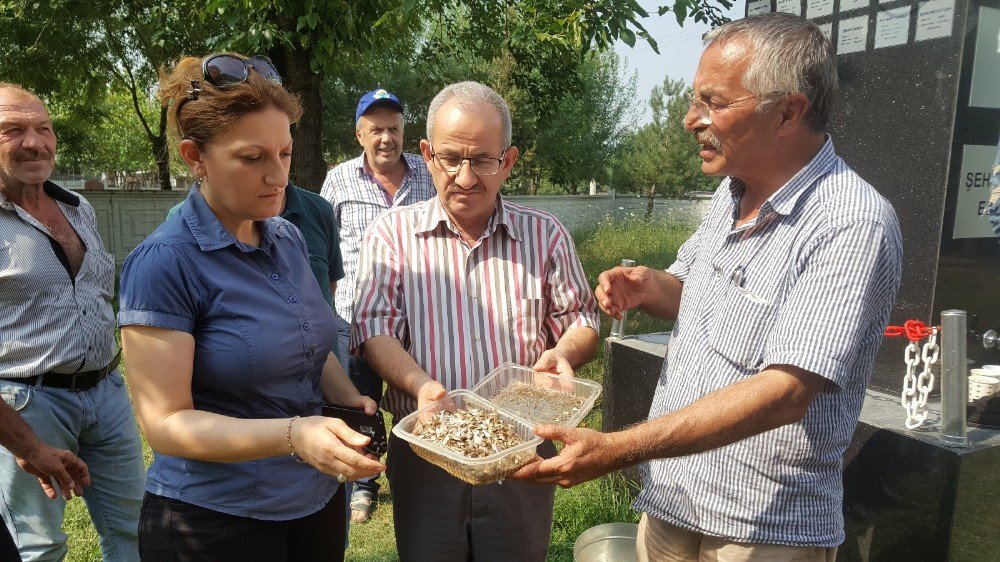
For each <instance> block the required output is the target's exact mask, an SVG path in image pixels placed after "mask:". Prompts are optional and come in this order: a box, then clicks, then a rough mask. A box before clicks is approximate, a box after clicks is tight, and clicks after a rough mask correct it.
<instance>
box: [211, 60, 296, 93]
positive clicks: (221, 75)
mask: <svg viewBox="0 0 1000 562" xmlns="http://www.w3.org/2000/svg"><path fill="white" fill-rule="evenodd" d="M251 68H252V69H254V70H256V71H257V74H260V75H261V76H262V77H264V78H265V79H266V80H269V81H271V82H274V83H275V84H278V85H280V84H281V75H280V74H278V70H277V69H275V68H274V63H273V62H271V59H269V58H267V57H262V56H256V57H251V58H249V59H242V58H240V57H237V56H234V55H212V56H210V57H207V58H206V59H205V60H204V61H202V63H201V74H202V76H203V77H204V78H205V80H206V81H207V82H208V83H209V84H212V85H214V86H218V87H220V88H225V87H227V86H232V85H234V84H239V83H241V82H246V81H247V80H248V79H249V78H250V69H251Z"/></svg>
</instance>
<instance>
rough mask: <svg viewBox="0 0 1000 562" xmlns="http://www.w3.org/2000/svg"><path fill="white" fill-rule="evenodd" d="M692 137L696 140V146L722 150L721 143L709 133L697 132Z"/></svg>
mask: <svg viewBox="0 0 1000 562" xmlns="http://www.w3.org/2000/svg"><path fill="white" fill-rule="evenodd" d="M694 137H695V138H696V139H698V144H707V145H708V146H711V147H712V148H714V149H716V150H721V149H722V143H721V142H719V139H717V138H715V135H713V134H712V133H711V132H710V131H699V132H697V133H695V135H694Z"/></svg>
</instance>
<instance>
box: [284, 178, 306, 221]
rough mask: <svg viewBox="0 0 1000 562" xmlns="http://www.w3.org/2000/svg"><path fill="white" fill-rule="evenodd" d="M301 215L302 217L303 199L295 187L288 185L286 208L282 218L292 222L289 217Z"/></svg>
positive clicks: (286, 189)
mask: <svg viewBox="0 0 1000 562" xmlns="http://www.w3.org/2000/svg"><path fill="white" fill-rule="evenodd" d="M300 215H302V197H301V196H300V195H299V190H297V189H295V186H294V185H292V184H288V186H287V187H286V188H285V208H284V210H282V211H281V218H283V219H288V220H290V221H291V219H290V218H289V217H297V216H300ZM293 222H294V221H293Z"/></svg>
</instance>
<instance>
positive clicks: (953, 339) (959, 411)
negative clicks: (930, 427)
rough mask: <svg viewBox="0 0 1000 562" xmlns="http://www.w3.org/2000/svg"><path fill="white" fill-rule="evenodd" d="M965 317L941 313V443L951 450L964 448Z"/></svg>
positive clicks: (960, 312) (959, 313) (966, 384)
mask: <svg viewBox="0 0 1000 562" xmlns="http://www.w3.org/2000/svg"><path fill="white" fill-rule="evenodd" d="M965 330H966V313H965V311H964V310H945V311H943V312H941V442H942V443H944V444H945V445H948V446H951V447H965V446H966V445H968V438H967V437H966V429H967V428H966V423H965V408H966V405H967V404H966V403H967V397H968V393H969V382H968V374H969V373H968V369H969V366H968V364H967V363H966V360H965V359H966V349H965V338H966V332H965Z"/></svg>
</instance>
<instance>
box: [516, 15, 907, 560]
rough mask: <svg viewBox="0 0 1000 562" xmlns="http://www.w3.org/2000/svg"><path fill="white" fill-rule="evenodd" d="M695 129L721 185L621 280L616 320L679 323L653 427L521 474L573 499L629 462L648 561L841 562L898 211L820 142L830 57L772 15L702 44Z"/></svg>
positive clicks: (809, 28) (889, 292) (603, 282)
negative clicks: (850, 469) (846, 485)
mask: <svg viewBox="0 0 1000 562" xmlns="http://www.w3.org/2000/svg"><path fill="white" fill-rule="evenodd" d="M706 43H707V48H706V49H705V52H704V54H703V55H702V57H701V61H700V64H699V67H698V71H697V73H696V75H695V79H694V85H693V86H694V92H693V96H692V98H691V106H690V108H689V109H688V113H687V115H686V117H685V126H686V127H687V128H688V130H690V131H691V132H692V133H694V134H695V135H696V136H697V138H698V140H699V142H700V143H701V150H700V152H699V154H700V156H701V158H702V170H703V171H704V172H705V173H707V174H710V175H719V176H726V177H725V179H724V180H723V182H722V184H721V185H720V187H719V189H718V190H717V191H716V194H715V197H714V199H713V200H712V203H711V206H710V208H709V210H708V212H707V215H706V216H705V218H704V220H703V222H702V223H701V225H700V227H699V228H698V230H697V231H696V232H695V233H694V235H693V236H692V237H691V238H690V239H689V240H688V241H687V242H685V243H684V245H683V246H682V247H681V249H680V251H679V252H678V255H677V260H676V261H675V262H674V264H673V265H671V266H670V268H668V269H667V270H666V271H653V270H650V269H649V268H646V267H642V266H640V267H630V268H621V267H616V268H614V269H612V270H610V271H606V272H604V273H602V274H601V275H600V277H599V278H598V283H599V285H598V287H597V289H596V296H597V299H598V303H599V305H600V306H601V308H602V309H603V310H604V311H605V312H607V313H608V314H609V315H611V316H613V317H620V316H621V313H622V311H624V310H627V309H629V308H633V307H637V306H638V307H640V308H642V309H643V310H645V311H647V312H648V313H650V314H653V315H655V316H658V317H663V318H668V319H673V320H676V323H675V324H674V330H673V333H672V338H671V340H670V345H669V349H668V355H667V359H666V361H665V362H664V366H663V370H662V372H661V375H660V380H659V384H658V385H657V387H656V393H655V396H654V399H653V404H652V407H651V409H650V413H649V421H647V422H646V423H644V424H641V425H638V426H635V427H632V428H629V429H626V430H624V431H620V432H617V433H608V434H603V433H598V432H595V431H590V430H586V429H560V428H554V427H548V426H546V427H539V428H536V433H537V434H538V435H540V436H542V437H547V438H550V439H558V440H560V441H563V442H565V443H566V446H565V447H564V448H563V451H562V453H561V454H560V455H559V456H558V457H555V458H552V459H548V460H545V461H540V460H539V461H536V462H535V463H533V464H531V465H529V466H527V467H525V468H524V469H522V470H521V471H519V473H517V474H515V477H520V478H525V479H529V480H532V481H535V482H538V483H558V484H560V485H563V486H572V485H574V484H576V483H579V482H582V481H585V480H589V479H592V478H596V477H598V476H601V475H603V474H606V473H608V472H610V471H613V470H617V469H620V468H623V467H626V466H630V465H634V464H637V463H646V464H645V465H644V466H643V484H644V486H643V490H642V492H641V493H640V495H639V497H638V499H637V500H636V503H635V507H636V509H637V510H638V511H641V512H643V514H642V519H641V522H640V528H639V541H638V555H639V560H657V561H662V560H699V559H701V560H763V559H767V560H833V559H834V557H835V556H836V550H837V547H838V545H839V544H840V543H841V542H843V540H844V522H843V515H842V507H841V504H842V500H843V484H842V462H843V455H844V450H845V448H846V447H847V444H848V442H849V441H850V439H851V435H852V433H853V431H854V427H855V425H856V424H857V420H858V415H859V413H860V409H861V404H862V402H863V401H864V396H865V388H866V386H867V383H868V380H869V378H870V376H871V373H872V369H873V364H874V360H875V355H876V353H877V351H878V347H879V345H880V343H881V341H882V332H883V329H884V328H885V325H886V323H887V322H888V318H889V314H890V312H891V311H892V307H893V302H894V300H895V296H896V291H897V290H898V288H899V283H900V275H901V273H900V269H901V254H902V242H901V238H900V233H899V225H898V221H897V219H896V214H895V212H894V211H893V209H892V206H891V205H890V204H889V203H888V202H887V201H886V200H885V199H884V198H883V197H882V196H880V195H879V194H878V192H877V191H876V190H875V189H874V188H873V187H872V186H871V185H869V184H868V183H866V182H865V181H864V180H863V179H861V178H860V177H859V176H858V175H857V174H856V173H855V172H854V171H853V170H851V168H849V167H848V166H847V164H845V163H844V161H843V160H841V159H840V158H839V157H838V156H837V155H836V153H835V152H834V149H833V142H832V140H831V138H830V136H829V135H827V134H825V133H824V130H825V127H826V125H827V122H828V121H829V118H830V111H831V102H832V100H833V98H834V95H835V93H836V85H837V74H836V59H835V57H834V54H833V50H832V48H831V46H830V43H829V41H828V40H827V39H826V37H825V36H824V35H823V33H822V32H821V31H820V29H819V28H818V27H817V26H816V25H815V24H813V23H812V22H809V21H808V20H805V19H803V18H800V17H797V16H791V15H787V14H767V15H761V16H755V17H751V18H747V19H745V20H741V21H737V22H733V23H729V24H726V25H724V26H721V27H719V28H717V29H715V30H713V31H712V32H710V33H709V34H708V35H707V36H706Z"/></svg>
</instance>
